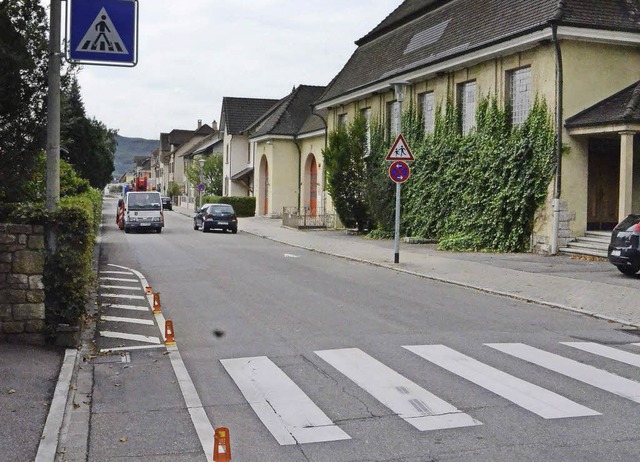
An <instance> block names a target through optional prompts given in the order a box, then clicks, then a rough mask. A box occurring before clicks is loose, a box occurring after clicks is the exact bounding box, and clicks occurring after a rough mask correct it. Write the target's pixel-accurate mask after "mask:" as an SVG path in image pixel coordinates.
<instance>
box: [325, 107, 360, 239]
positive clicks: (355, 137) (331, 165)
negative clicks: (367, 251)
mask: <svg viewBox="0 0 640 462" xmlns="http://www.w3.org/2000/svg"><path fill="white" fill-rule="evenodd" d="M322 153H323V156H324V163H325V166H326V169H327V189H328V191H329V194H330V195H331V199H332V200H333V204H334V206H335V209H336V212H337V214H338V216H339V217H340V220H341V221H342V223H344V225H345V226H347V227H357V228H358V230H359V231H363V230H364V229H367V228H369V227H370V224H371V217H370V214H369V210H368V206H367V197H366V191H367V172H366V166H365V156H366V154H367V122H366V120H365V119H364V117H356V118H355V120H354V121H353V123H351V124H349V126H348V127H347V126H342V125H341V126H339V127H338V128H337V129H336V130H334V131H332V132H331V133H330V134H329V143H328V146H327V148H326V149H324V150H323V151H322Z"/></svg>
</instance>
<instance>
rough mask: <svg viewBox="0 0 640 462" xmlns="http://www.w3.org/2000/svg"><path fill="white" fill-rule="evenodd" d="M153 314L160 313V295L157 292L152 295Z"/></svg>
mask: <svg viewBox="0 0 640 462" xmlns="http://www.w3.org/2000/svg"><path fill="white" fill-rule="evenodd" d="M153 312H154V313H160V294H159V293H158V292H156V293H154V294H153Z"/></svg>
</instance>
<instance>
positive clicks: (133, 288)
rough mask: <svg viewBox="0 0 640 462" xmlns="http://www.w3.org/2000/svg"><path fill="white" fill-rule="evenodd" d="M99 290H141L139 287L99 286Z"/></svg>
mask: <svg viewBox="0 0 640 462" xmlns="http://www.w3.org/2000/svg"><path fill="white" fill-rule="evenodd" d="M100 288H101V289H122V290H142V287H140V286H106V285H102V284H101V285H100Z"/></svg>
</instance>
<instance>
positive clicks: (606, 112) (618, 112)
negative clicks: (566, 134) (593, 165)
mask: <svg viewBox="0 0 640 462" xmlns="http://www.w3.org/2000/svg"><path fill="white" fill-rule="evenodd" d="M630 122H634V123H639V122H640V80H639V81H638V82H636V83H634V84H633V85H630V86H628V87H627V88H625V89H624V90H621V91H619V92H618V93H616V94H614V95H611V96H609V97H608V98H606V99H603V100H602V101H600V102H598V103H596V104H594V105H593V106H591V107H589V108H587V109H585V110H584V111H581V112H579V113H578V114H576V115H574V116H573V117H569V118H568V119H567V121H566V123H565V126H566V127H567V128H576V127H588V126H593V125H603V124H612V123H630Z"/></svg>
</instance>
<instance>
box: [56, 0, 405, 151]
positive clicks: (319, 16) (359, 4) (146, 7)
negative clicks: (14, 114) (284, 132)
mask: <svg viewBox="0 0 640 462" xmlns="http://www.w3.org/2000/svg"><path fill="white" fill-rule="evenodd" d="M46 3H48V1H47V2H46ZM400 3H402V0H373V1H372V0H182V1H179V0H139V8H140V26H139V31H140V39H139V47H138V65H137V66H136V67H134V68H120V67H102V66H88V65H87V66H84V67H83V69H82V71H81V72H80V74H79V81H80V86H81V88H82V96H83V100H84V105H85V108H86V110H87V115H88V116H89V117H95V118H97V119H98V120H100V121H102V122H104V123H105V124H106V125H107V126H108V127H109V128H114V129H118V130H119V134H120V135H122V136H127V137H138V138H148V139H157V138H159V136H160V133H161V132H169V131H171V130H172V129H174V128H180V129H191V130H193V129H195V128H196V125H197V121H198V119H202V121H203V123H208V124H211V123H212V121H213V120H216V121H218V122H219V119H220V109H221V104H222V98H223V97H224V96H236V97H252V98H282V97H284V96H286V95H287V94H288V93H289V92H290V91H291V89H292V87H293V86H294V85H296V86H297V85H300V84H308V85H327V84H328V83H329V81H330V80H331V79H332V78H333V77H334V76H335V75H336V74H337V73H338V72H339V71H340V70H341V69H342V67H343V66H344V64H345V63H346V62H347V60H348V59H349V57H350V56H351V54H352V53H353V51H354V50H355V48H356V46H355V44H354V41H355V40H357V39H358V38H360V37H362V36H364V35H365V34H366V33H368V32H369V31H371V30H372V29H373V28H374V27H375V26H377V25H378V24H379V23H380V22H381V21H382V20H383V19H384V18H385V17H386V16H387V15H388V14H389V13H391V12H392V11H393V10H394V9H395V8H396V7H397V6H398V5H400Z"/></svg>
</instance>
